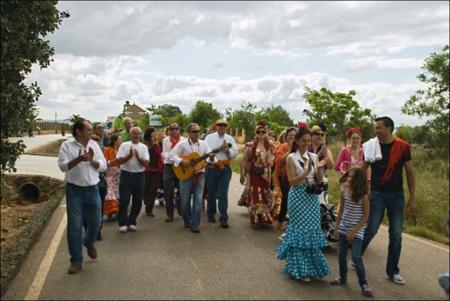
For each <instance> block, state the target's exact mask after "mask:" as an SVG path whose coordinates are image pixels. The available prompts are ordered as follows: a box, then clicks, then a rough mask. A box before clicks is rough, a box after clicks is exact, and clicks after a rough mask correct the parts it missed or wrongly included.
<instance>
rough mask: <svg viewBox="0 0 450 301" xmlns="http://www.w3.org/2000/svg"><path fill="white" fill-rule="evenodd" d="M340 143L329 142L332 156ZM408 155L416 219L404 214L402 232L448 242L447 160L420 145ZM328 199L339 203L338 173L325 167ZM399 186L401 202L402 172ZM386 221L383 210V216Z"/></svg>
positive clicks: (414, 146) (236, 167) (405, 186)
mask: <svg viewBox="0 0 450 301" xmlns="http://www.w3.org/2000/svg"><path fill="white" fill-rule="evenodd" d="M342 147H343V143H339V142H337V143H333V144H331V145H329V148H330V150H331V152H332V153H333V157H334V159H335V160H336V157H337V155H338V154H339V151H340V149H341V148H342ZM411 151H412V158H413V164H414V169H415V175H416V220H415V221H410V220H408V219H406V218H405V221H404V232H405V233H409V234H412V235H416V236H421V237H424V238H427V239H430V240H433V241H437V242H440V243H443V244H447V245H448V244H449V238H448V235H447V230H446V229H447V227H446V224H445V217H446V215H447V213H448V212H449V162H448V161H447V160H446V158H444V159H435V158H433V159H430V157H429V156H428V154H427V151H426V150H425V149H424V147H423V146H422V145H413V147H412V150H411ZM242 152H243V150H240V151H239V156H238V159H237V160H233V164H232V169H233V171H235V172H237V173H239V170H240V169H239V162H240V160H241V159H242V157H243V153H242ZM327 175H328V181H329V188H328V189H329V190H328V192H329V201H330V203H333V204H335V203H339V198H340V191H339V174H338V173H337V172H335V171H334V170H333V171H330V170H329V171H328V172H327ZM403 182H404V184H403V188H404V191H405V204H406V202H407V201H408V198H409V191H408V185H407V182H406V175H405V173H403ZM383 223H384V224H388V220H387V214H386V216H385V218H384V220H383Z"/></svg>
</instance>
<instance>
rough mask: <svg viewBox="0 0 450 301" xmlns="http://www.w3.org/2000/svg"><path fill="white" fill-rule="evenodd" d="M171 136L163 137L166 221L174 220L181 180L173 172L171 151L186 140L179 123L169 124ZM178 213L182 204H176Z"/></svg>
mask: <svg viewBox="0 0 450 301" xmlns="http://www.w3.org/2000/svg"><path fill="white" fill-rule="evenodd" d="M168 134H169V136H167V137H166V138H164V139H163V142H162V143H163V154H162V155H163V159H164V170H163V187H164V200H165V201H166V214H167V218H166V220H165V222H166V223H170V222H172V221H173V213H174V190H175V188H178V187H179V182H178V179H177V177H176V176H175V173H174V172H173V168H172V166H173V160H171V159H170V157H169V153H170V152H171V151H172V150H173V149H175V147H176V146H177V145H178V143H180V142H182V141H184V140H186V138H184V137H183V136H181V135H180V127H179V125H178V123H171V124H170V125H169V133H168ZM176 206H177V209H178V213H179V214H180V204H178V203H177V204H176Z"/></svg>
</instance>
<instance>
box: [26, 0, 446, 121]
mask: <svg viewBox="0 0 450 301" xmlns="http://www.w3.org/2000/svg"><path fill="white" fill-rule="evenodd" d="M58 9H60V10H67V11H68V12H69V13H70V18H68V19H65V20H64V21H63V23H62V24H61V26H60V28H59V29H58V30H57V31H56V32H55V33H54V34H52V35H49V36H48V38H49V40H50V42H51V45H52V46H53V47H54V48H55V56H54V62H53V63H52V64H51V65H50V67H49V68H47V69H44V70H40V69H39V68H35V69H34V70H33V72H32V73H31V74H30V76H29V78H28V82H31V81H37V82H38V84H39V86H40V87H41V88H42V90H43V95H42V96H41V97H40V100H39V102H38V108H39V111H40V117H41V118H43V119H54V118H55V112H57V118H58V119H63V118H68V117H69V116H70V115H71V114H80V115H81V116H84V117H87V118H89V119H91V120H99V121H101V120H106V117H107V116H115V115H118V114H119V113H121V110H122V106H123V104H124V102H125V100H130V101H131V102H135V103H136V104H137V105H139V106H141V107H143V108H145V107H148V106H150V105H151V104H156V105H159V104H165V103H168V104H173V105H177V106H179V107H180V108H181V110H182V111H183V112H185V113H188V112H189V111H190V110H191V108H192V106H193V105H194V104H195V102H196V101H197V100H204V101H208V102H212V103H213V105H214V106H215V107H216V108H217V109H218V110H220V111H222V112H224V110H225V109H226V108H227V107H232V108H237V107H239V105H240V104H241V103H242V101H243V100H245V101H250V102H253V103H255V104H257V105H258V106H260V107H263V106H269V105H271V104H275V105H278V104H281V105H283V106H284V107H285V108H286V109H287V110H288V112H289V114H290V115H291V117H292V118H293V119H294V120H304V119H305V116H304V115H303V114H302V111H303V110H304V109H307V108H309V107H308V105H307V104H306V103H305V101H304V99H303V94H304V87H305V86H308V87H310V88H314V89H315V88H321V87H326V88H328V89H331V90H333V91H341V92H347V91H349V90H351V89H354V90H356V91H357V94H356V97H355V99H356V100H358V102H359V103H360V105H361V106H363V107H368V108H370V109H372V111H373V112H374V113H375V114H377V115H390V116H392V117H393V118H394V121H396V123H397V124H401V123H404V124H410V125H417V124H421V123H423V120H420V119H418V118H416V117H410V116H405V115H402V114H401V112H400V109H401V107H402V105H403V103H404V102H405V101H406V100H407V99H408V98H409V96H410V95H412V94H414V91H416V90H417V89H419V88H423V86H422V85H421V83H420V82H419V81H418V80H417V78H416V76H417V74H418V73H419V72H420V71H421V68H420V67H421V66H422V63H423V59H424V58H425V57H427V56H428V55H429V54H430V53H431V52H434V51H439V50H440V49H441V48H442V47H443V46H444V45H445V44H448V41H449V2H448V1H445V2H430V1H423V2H403V1H402V2H400V1H399V2H385V1H381V2H366V1H363V2H352V1H344V2H292V1H289V2H116V1H111V2H106V1H105V2H83V1H82V2H68V1H67V2H66V1H64V2H60V3H59V4H58Z"/></svg>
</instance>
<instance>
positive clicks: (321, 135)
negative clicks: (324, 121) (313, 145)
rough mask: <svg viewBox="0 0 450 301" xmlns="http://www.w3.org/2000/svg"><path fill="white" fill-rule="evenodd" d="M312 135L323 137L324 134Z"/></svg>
mask: <svg viewBox="0 0 450 301" xmlns="http://www.w3.org/2000/svg"><path fill="white" fill-rule="evenodd" d="M313 135H314V136H320V137H323V136H324V134H323V133H313Z"/></svg>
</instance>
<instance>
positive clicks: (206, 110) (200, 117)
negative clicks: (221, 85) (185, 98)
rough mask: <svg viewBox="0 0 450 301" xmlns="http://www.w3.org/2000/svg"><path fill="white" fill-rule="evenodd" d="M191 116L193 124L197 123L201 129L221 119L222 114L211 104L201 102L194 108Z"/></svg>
mask: <svg viewBox="0 0 450 301" xmlns="http://www.w3.org/2000/svg"><path fill="white" fill-rule="evenodd" d="M189 116H190V119H191V122H195V123H197V124H198V125H199V126H200V127H202V128H206V127H208V126H209V125H210V124H212V123H213V122H215V121H216V120H217V119H219V118H220V116H221V114H220V113H219V111H217V110H216V109H215V108H214V107H213V105H212V104H211V103H209V102H205V101H201V100H199V101H197V103H196V104H195V106H194V108H192V110H191V112H190V114H189Z"/></svg>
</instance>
